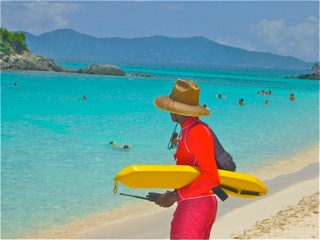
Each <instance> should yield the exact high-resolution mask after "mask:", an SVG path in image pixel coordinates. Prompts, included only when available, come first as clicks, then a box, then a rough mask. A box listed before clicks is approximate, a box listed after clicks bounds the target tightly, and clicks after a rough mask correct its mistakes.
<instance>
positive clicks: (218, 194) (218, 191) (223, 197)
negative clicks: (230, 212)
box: [211, 186, 229, 201]
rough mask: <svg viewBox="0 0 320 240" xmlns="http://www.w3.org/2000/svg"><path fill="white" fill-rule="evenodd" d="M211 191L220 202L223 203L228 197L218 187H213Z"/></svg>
mask: <svg viewBox="0 0 320 240" xmlns="http://www.w3.org/2000/svg"><path fill="white" fill-rule="evenodd" d="M211 190H212V191H213V192H214V193H215V194H216V195H217V196H218V197H219V198H220V199H221V201H225V200H226V199H227V198H228V197H229V196H228V194H226V193H225V192H224V191H223V190H222V188H221V187H220V186H217V187H214V188H212V189H211Z"/></svg>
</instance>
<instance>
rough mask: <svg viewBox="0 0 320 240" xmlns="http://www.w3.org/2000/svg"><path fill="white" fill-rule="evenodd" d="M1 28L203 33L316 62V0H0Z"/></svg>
mask: <svg viewBox="0 0 320 240" xmlns="http://www.w3.org/2000/svg"><path fill="white" fill-rule="evenodd" d="M1 27H4V28H7V29H8V30H9V31H27V32H30V33H32V34H34V35H39V34H42V33H45V32H49V31H53V30H56V29H60V28H71V29H73V30H75V31H78V32H80V33H84V34H88V35H91V36H94V37H103V38H109V37H124V38H136V37H147V36H153V35H162V36H169V37H192V36H203V37H206V38H208V39H211V40H213V41H216V42H219V43H221V44H225V45H229V46H233V47H239V48H243V49H247V50H250V51H262V52H271V53H274V54H279V55H284V56H287V55H289V56H293V57H296V58H299V59H302V60H304V61H310V62H315V61H319V2H318V1H2V0H1Z"/></svg>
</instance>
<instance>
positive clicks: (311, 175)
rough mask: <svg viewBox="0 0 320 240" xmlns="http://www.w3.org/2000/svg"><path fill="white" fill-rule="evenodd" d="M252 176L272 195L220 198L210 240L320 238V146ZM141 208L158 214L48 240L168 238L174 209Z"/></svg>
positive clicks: (81, 227) (82, 227)
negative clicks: (222, 200) (258, 179)
mask: <svg viewBox="0 0 320 240" xmlns="http://www.w3.org/2000/svg"><path fill="white" fill-rule="evenodd" d="M251 174H254V175H256V176H259V178H260V179H261V180H263V181H264V183H265V184H266V185H267V187H268V194H267V195H265V196H263V197H259V198H254V199H243V198H235V197H229V198H228V199H227V201H225V202H221V201H220V200H219V210H218V214H217V219H216V222H215V224H214V226H213V229H212V231H211V239H319V145H315V146H313V147H310V148H309V149H306V150H304V151H302V152H299V153H297V154H295V155H294V156H291V157H288V158H286V160H285V161H282V162H281V163H280V164H275V165H274V166H271V167H270V168H268V169H264V170H263V171H261V172H259V173H251ZM140 207H141V208H144V209H148V212H149V210H150V211H151V212H153V213H149V214H145V215H144V216H135V217H134V218H132V219H124V220H121V221H117V222H115V223H110V222H107V221H103V219H104V218H105V217H103V216H102V217H101V219H100V220H99V221H98V222H95V223H93V224H92V225H91V226H88V224H83V223H78V224H73V225H71V226H69V229H61V230H60V231H54V232H51V233H50V234H48V235H46V237H45V238H59V239H61V238H71V239H169V232H170V222H171V220H172V214H173V212H174V210H175V207H174V206H173V207H171V208H169V209H163V210H161V209H159V207H158V206H156V205H155V204H154V203H151V202H145V203H144V204H143V206H140ZM140 210H141V209H140ZM137 212H139V209H137ZM133 215H134V213H133ZM97 223H99V224H97ZM49 235H50V236H49ZM39 237H40V236H39ZM41 237H43V235H42V236H41Z"/></svg>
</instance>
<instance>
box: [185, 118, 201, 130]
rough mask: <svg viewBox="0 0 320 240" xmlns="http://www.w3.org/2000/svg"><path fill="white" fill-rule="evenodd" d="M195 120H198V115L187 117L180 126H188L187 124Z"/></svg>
mask: <svg viewBox="0 0 320 240" xmlns="http://www.w3.org/2000/svg"><path fill="white" fill-rule="evenodd" d="M197 120H199V117H192V118H189V119H188V120H186V121H184V122H183V123H182V124H181V128H185V127H188V126H189V125H191V124H192V123H194V122H195V121H197Z"/></svg>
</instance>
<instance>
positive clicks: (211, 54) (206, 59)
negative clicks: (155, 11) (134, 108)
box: [25, 29, 313, 70]
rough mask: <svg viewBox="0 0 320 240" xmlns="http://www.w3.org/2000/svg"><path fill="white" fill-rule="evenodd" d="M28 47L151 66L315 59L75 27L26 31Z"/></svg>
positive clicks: (284, 64) (290, 64)
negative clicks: (99, 33)
mask: <svg viewBox="0 0 320 240" xmlns="http://www.w3.org/2000/svg"><path fill="white" fill-rule="evenodd" d="M25 36H26V42H27V45H28V48H29V49H30V50H31V51H32V52H33V53H36V54H39V55H42V56H44V57H48V58H51V59H53V60H54V61H73V62H88V63H104V64H115V65H136V66H139V65H148V66H172V65H177V66H205V67H219V66H235V67H257V68H279V69H301V70H306V69H310V68H311V67H312V65H313V63H308V62H304V61H302V60H300V59H297V58H294V57H287V56H280V55H275V54H272V53H265V52H253V51H247V50H244V49H240V48H235V47H230V46H226V45H222V44H219V43H217V42H214V41H212V40H209V39H207V38H204V37H190V38H171V37H164V36H152V37H144V38H132V39H127V38H118V37H115V38H95V37H92V36H89V35H85V34H81V33H78V32H76V31H74V30H72V29H60V30H56V31H52V32H48V33H44V34H41V35H39V36H34V35H32V34H30V33H27V32H25Z"/></svg>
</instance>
